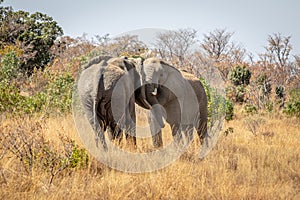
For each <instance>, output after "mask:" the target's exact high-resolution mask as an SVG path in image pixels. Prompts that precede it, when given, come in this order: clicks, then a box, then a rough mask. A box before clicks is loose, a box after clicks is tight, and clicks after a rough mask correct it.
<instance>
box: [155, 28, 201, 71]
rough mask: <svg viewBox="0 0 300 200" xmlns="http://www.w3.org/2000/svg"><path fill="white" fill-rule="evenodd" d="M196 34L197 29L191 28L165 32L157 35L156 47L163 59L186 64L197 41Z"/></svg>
mask: <svg viewBox="0 0 300 200" xmlns="http://www.w3.org/2000/svg"><path fill="white" fill-rule="evenodd" d="M196 34H197V31H196V30H194V29H189V28H187V29H179V30H176V31H167V32H163V33H160V34H158V35H157V38H156V41H155V43H154V47H155V48H156V49H157V51H158V53H159V55H160V56H161V57H162V58H163V59H166V60H168V61H170V62H172V63H173V64H179V65H184V64H185V60H186V57H187V56H188V54H189V53H190V52H191V50H192V47H193V45H194V44H195V43H196Z"/></svg>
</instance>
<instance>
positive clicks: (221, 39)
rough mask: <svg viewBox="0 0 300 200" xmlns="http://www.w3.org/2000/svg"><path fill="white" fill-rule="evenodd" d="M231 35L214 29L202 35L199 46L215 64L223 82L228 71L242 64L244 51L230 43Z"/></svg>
mask: <svg viewBox="0 0 300 200" xmlns="http://www.w3.org/2000/svg"><path fill="white" fill-rule="evenodd" d="M232 35H233V33H232V32H227V31H226V29H216V30H214V31H212V32H209V33H208V34H204V39H203V41H202V43H201V45H200V47H201V49H202V50H203V52H204V54H205V55H206V56H207V57H208V58H210V59H212V60H213V61H214V62H215V65H216V66H217V68H218V69H219V70H220V73H221V75H222V78H223V80H226V79H227V76H228V73H229V71H230V70H231V69H232V68H233V67H235V66H236V65H238V64H243V63H244V58H245V55H246V50H245V49H244V48H243V47H242V46H241V45H239V44H236V43H234V42H231V41H230V40H231V37H232Z"/></svg>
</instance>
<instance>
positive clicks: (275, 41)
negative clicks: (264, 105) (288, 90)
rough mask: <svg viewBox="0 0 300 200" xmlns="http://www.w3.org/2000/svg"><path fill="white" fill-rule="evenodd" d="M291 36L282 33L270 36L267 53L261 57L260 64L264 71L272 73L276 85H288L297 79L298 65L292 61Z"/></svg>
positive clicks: (266, 47)
mask: <svg viewBox="0 0 300 200" xmlns="http://www.w3.org/2000/svg"><path fill="white" fill-rule="evenodd" d="M290 40H291V36H287V37H284V36H282V35H281V34H280V33H277V34H273V35H269V36H268V45H267V46H265V50H266V52H265V53H262V54H260V55H259V58H260V60H259V62H260V63H261V67H263V68H264V70H267V71H272V80H273V83H275V84H276V85H288V84H290V83H291V81H292V80H293V79H294V78H295V75H296V74H295V72H296V71H295V68H296V65H295V64H294V63H292V62H291V61H290V52H291V50H292V49H293V48H292V45H291V44H290Z"/></svg>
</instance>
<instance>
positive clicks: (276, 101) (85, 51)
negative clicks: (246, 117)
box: [0, 7, 300, 119]
mask: <svg viewBox="0 0 300 200" xmlns="http://www.w3.org/2000/svg"><path fill="white" fill-rule="evenodd" d="M0 14H1V16H0V27H1V29H0V56H1V57H0V58H1V62H0V97H1V98H0V112H2V113H3V112H5V113H11V114H23V113H43V114H50V113H64V112H69V111H70V108H71V101H72V100H71V98H72V89H73V88H72V87H73V83H74V80H75V79H76V75H77V72H78V70H79V69H80V66H81V65H82V64H83V63H84V62H86V61H88V60H89V59H90V58H91V57H93V56H96V55H99V54H110V55H113V56H121V55H126V56H133V57H135V56H140V57H144V58H145V57H147V56H159V57H161V58H162V59H164V60H167V61H168V62H170V63H171V64H173V65H174V66H176V67H178V68H181V69H185V70H187V71H188V72H191V73H193V74H195V75H196V76H198V77H199V78H200V77H202V78H204V79H206V80H211V79H213V78H214V77H215V74H216V73H218V74H219V77H220V79H223V82H224V87H225V88H226V92H227V101H226V102H227V103H226V104H227V107H228V108H227V118H228V119H232V118H233V105H234V104H242V105H243V106H244V110H245V112H248V113H253V112H257V111H280V112H281V111H283V112H284V113H287V114H288V115H292V116H293V115H295V116H299V115H300V114H299V113H300V106H299V104H300V101H299V92H298V91H299V86H300V85H299V71H300V70H299V66H300V65H299V64H300V59H299V58H300V56H299V55H293V57H291V55H290V51H291V49H292V45H291V44H290V38H291V37H290V36H287V37H284V36H282V35H281V34H274V35H270V36H269V37H268V40H267V42H268V44H267V45H266V52H263V53H261V54H259V55H258V56H257V57H258V58H257V59H256V60H255V59H254V56H253V55H252V54H251V53H249V52H247V50H246V49H244V48H243V47H242V46H241V45H238V44H236V43H234V42H231V36H232V35H233V33H231V32H228V31H227V30H225V29H216V30H214V31H212V32H210V33H208V34H204V39H203V40H202V41H201V42H200V43H198V42H197V41H198V39H197V32H196V31H195V30H193V29H179V30H175V31H166V32H162V33H160V34H158V35H157V39H156V41H155V43H154V48H152V49H151V51H150V50H149V49H148V47H147V45H146V44H144V43H143V42H141V41H139V39H138V37H137V36H130V35H123V36H120V37H116V38H111V37H110V36H109V35H108V34H107V35H104V36H95V38H93V39H87V38H86V36H85V35H83V36H82V37H79V38H71V37H69V36H62V35H63V31H62V28H61V27H59V26H58V25H57V23H56V22H55V21H54V20H53V19H52V18H51V17H49V16H47V15H45V14H42V13H33V14H30V13H28V12H25V11H14V10H13V9H12V8H10V7H1V8H0ZM195 44H197V45H196V46H195ZM213 68H215V69H218V71H215V70H212V69H213ZM215 79H216V78H215ZM212 91H213V90H212ZM215 99H216V98H215ZM211 104H213V102H209V105H211Z"/></svg>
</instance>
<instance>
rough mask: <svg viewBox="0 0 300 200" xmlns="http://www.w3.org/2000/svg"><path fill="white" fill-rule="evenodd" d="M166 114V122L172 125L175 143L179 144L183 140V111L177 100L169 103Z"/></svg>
mask: <svg viewBox="0 0 300 200" xmlns="http://www.w3.org/2000/svg"><path fill="white" fill-rule="evenodd" d="M164 108H165V110H166V113H167V119H166V121H167V122H168V123H169V124H170V126H171V129H172V136H173V139H174V141H175V142H176V143H177V144H179V143H180V142H181V140H182V134H181V126H180V122H181V110H180V105H179V102H178V100H177V99H175V100H173V101H171V102H169V103H167V104H166V105H165V106H164Z"/></svg>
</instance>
